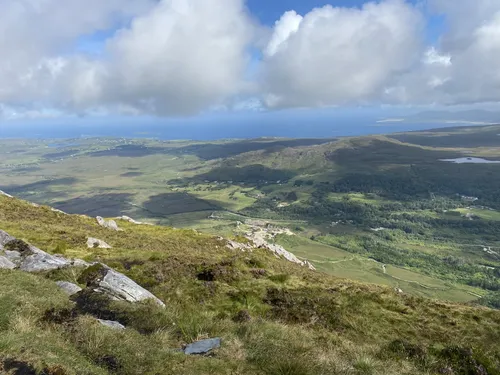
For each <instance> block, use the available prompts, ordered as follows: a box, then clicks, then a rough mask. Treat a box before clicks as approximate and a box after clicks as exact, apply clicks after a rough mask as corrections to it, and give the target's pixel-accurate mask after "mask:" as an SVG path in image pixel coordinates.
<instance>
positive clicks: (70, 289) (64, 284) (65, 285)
mask: <svg viewBox="0 0 500 375" xmlns="http://www.w3.org/2000/svg"><path fill="white" fill-rule="evenodd" d="M56 284H57V286H58V287H59V288H61V289H62V290H63V291H64V292H65V293H66V294H67V295H68V296H72V295H74V294H76V293H78V292H81V291H82V288H80V287H79V286H78V285H76V284H73V283H70V282H68V281H57V282H56Z"/></svg>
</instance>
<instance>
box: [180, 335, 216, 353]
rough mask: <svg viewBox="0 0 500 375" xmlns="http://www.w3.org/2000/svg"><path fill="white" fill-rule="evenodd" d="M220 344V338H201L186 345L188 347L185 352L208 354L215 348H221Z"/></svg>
mask: <svg viewBox="0 0 500 375" xmlns="http://www.w3.org/2000/svg"><path fill="white" fill-rule="evenodd" d="M220 345H221V339H220V338H215V339H208V340H201V341H198V342H194V343H192V344H189V345H188V346H186V348H185V349H184V353H185V354H188V355H193V354H207V353H208V352H210V351H212V350H214V349H217V348H220Z"/></svg>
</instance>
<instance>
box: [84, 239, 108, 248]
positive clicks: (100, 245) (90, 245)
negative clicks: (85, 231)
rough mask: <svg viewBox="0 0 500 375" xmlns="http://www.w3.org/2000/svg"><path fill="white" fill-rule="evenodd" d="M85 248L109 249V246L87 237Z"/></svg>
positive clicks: (101, 241)
mask: <svg viewBox="0 0 500 375" xmlns="http://www.w3.org/2000/svg"><path fill="white" fill-rule="evenodd" d="M87 247H88V248H89V249H94V248H99V249H111V246H109V245H108V244H107V243H106V242H104V241H103V240H99V239H97V238H93V237H89V238H88V239H87Z"/></svg>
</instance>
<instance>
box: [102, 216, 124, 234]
mask: <svg viewBox="0 0 500 375" xmlns="http://www.w3.org/2000/svg"><path fill="white" fill-rule="evenodd" d="M96 220H97V224H99V225H100V226H101V227H104V228H107V229H110V230H114V231H117V232H119V231H120V230H121V229H120V228H118V224H116V221H114V220H109V221H106V220H104V219H103V218H102V217H100V216H97V217H96Z"/></svg>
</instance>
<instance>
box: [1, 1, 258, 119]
mask: <svg viewBox="0 0 500 375" xmlns="http://www.w3.org/2000/svg"><path fill="white" fill-rule="evenodd" d="M129 20H130V21H131V22H130V25H128V21H129ZM117 24H118V25H120V24H121V25H122V27H121V28H120V29H119V30H118V31H117V32H116V33H115V34H114V35H112V36H111V37H109V38H108V39H107V40H106V47H105V51H104V53H103V56H101V57H99V56H98V58H97V59H96V57H95V56H84V55H79V54H77V53H75V52H74V51H73V50H72V49H71V48H72V47H73V48H74V46H75V44H76V43H77V39H78V38H79V37H81V36H83V35H86V34H87V35H88V34H93V33H94V32H96V31H97V30H106V29H108V28H110V27H113V25H117ZM21 25H22V26H21ZM252 33H253V25H252V23H251V21H250V19H249V16H248V14H247V13H246V9H245V7H244V3H243V0H211V1H206V0H161V1H155V0H72V1H69V0H68V1H64V2H59V1H56V0H4V2H2V3H0V54H1V55H2V56H7V58H5V57H4V59H3V61H2V62H0V87H1V89H0V103H1V102H3V103H5V104H9V105H13V106H15V105H18V106H22V105H24V104H26V103H27V102H35V101H36V102H40V101H41V102H46V103H47V105H52V106H54V107H57V108H64V109H66V110H67V111H86V110H92V109H95V108H98V107H103V106H104V107H110V108H116V109H119V108H128V110H127V112H134V111H135V112H137V113H141V112H146V113H151V114H158V115H172V114H193V113H196V112H198V111H201V110H205V109H207V108H209V107H211V106H213V105H218V104H219V103H220V102H222V101H223V100H224V99H225V98H227V97H229V96H231V95H234V94H237V93H238V92H239V91H240V89H241V88H242V87H244V86H245V85H244V82H243V79H242V77H243V76H244V73H245V68H246V64H247V48H248V45H249V44H250V42H251V38H252Z"/></svg>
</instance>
